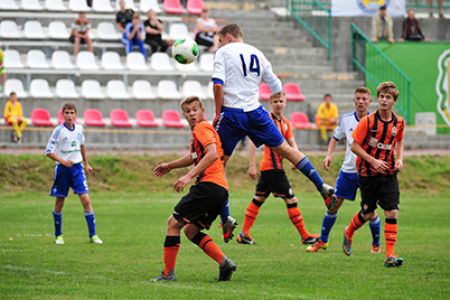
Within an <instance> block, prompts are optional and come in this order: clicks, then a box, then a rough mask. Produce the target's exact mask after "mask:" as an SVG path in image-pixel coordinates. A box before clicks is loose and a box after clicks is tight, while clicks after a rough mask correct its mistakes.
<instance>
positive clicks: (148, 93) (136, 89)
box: [132, 80, 156, 99]
mask: <svg viewBox="0 0 450 300" xmlns="http://www.w3.org/2000/svg"><path fill="white" fill-rule="evenodd" d="M132 93H133V97H134V98H136V99H155V98H156V97H155V94H154V93H153V91H152V86H151V84H150V82H148V81H147V80H136V81H135V82H133V92H132Z"/></svg>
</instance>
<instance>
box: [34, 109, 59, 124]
mask: <svg viewBox="0 0 450 300" xmlns="http://www.w3.org/2000/svg"><path fill="white" fill-rule="evenodd" d="M31 123H32V124H33V125H34V126H40V127H51V126H54V124H53V122H52V121H51V120H50V113H49V112H48V110H46V109H45V108H35V109H33V111H32V112H31Z"/></svg>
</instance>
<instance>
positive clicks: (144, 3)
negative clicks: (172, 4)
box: [139, 0, 161, 13]
mask: <svg viewBox="0 0 450 300" xmlns="http://www.w3.org/2000/svg"><path fill="white" fill-rule="evenodd" d="M139 8H140V9H141V12H143V13H147V12H148V11H149V10H150V9H152V10H154V11H155V12H156V13H160V12H161V8H160V7H159V4H158V0H141V1H140V5H139Z"/></svg>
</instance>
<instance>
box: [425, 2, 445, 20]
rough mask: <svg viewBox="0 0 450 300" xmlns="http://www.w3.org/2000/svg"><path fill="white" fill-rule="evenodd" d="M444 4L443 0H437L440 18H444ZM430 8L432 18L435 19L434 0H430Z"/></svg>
mask: <svg viewBox="0 0 450 300" xmlns="http://www.w3.org/2000/svg"><path fill="white" fill-rule="evenodd" d="M442 2H443V0H437V3H438V12H439V18H444V14H443V13H442ZM428 7H429V9H430V18H433V8H434V7H433V0H428Z"/></svg>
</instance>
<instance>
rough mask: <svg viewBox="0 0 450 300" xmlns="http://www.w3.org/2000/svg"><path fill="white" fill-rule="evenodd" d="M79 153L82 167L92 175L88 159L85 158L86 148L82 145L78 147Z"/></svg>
mask: <svg viewBox="0 0 450 300" xmlns="http://www.w3.org/2000/svg"><path fill="white" fill-rule="evenodd" d="M80 152H81V157H83V165H84V168H85V170H86V172H87V173H88V174H92V171H93V170H94V169H92V167H91V165H90V164H89V162H88V158H87V154H86V147H85V146H84V145H81V146H80Z"/></svg>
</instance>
